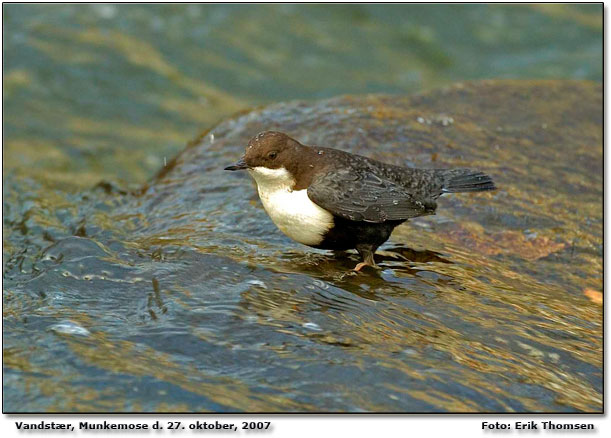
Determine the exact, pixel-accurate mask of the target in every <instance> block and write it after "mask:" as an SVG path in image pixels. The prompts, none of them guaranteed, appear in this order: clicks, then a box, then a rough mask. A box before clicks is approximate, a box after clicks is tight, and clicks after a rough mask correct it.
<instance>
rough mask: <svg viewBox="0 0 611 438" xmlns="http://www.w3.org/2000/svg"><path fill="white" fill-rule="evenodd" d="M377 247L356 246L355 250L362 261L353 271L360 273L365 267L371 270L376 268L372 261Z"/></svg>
mask: <svg viewBox="0 0 611 438" xmlns="http://www.w3.org/2000/svg"><path fill="white" fill-rule="evenodd" d="M376 249H377V246H374V245H371V244H367V245H357V246H356V250H357V251H358V252H359V255H360V256H361V257H362V258H363V261H362V262H361V263H359V264H358V265H356V266H355V268H354V270H355V271H357V272H358V271H360V270H361V269H363V268H364V267H365V266H371V267H372V268H377V265H376V262H375V260H374V259H373V254H374V253H375V251H376Z"/></svg>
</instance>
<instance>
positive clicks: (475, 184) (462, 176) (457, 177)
mask: <svg viewBox="0 0 611 438" xmlns="http://www.w3.org/2000/svg"><path fill="white" fill-rule="evenodd" d="M441 172H442V178H443V186H442V188H441V193H458V192H483V191H486V190H495V189H496V186H495V185H494V182H493V181H492V178H490V177H489V176H488V175H486V174H485V173H482V172H479V171H477V170H471V169H450V170H442V171H441Z"/></svg>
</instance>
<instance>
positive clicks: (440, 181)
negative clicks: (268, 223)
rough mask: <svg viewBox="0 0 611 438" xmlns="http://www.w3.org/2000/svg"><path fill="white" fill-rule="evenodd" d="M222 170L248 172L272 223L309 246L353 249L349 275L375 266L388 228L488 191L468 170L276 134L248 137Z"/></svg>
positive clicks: (484, 178) (481, 177) (490, 186)
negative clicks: (457, 197)
mask: <svg viewBox="0 0 611 438" xmlns="http://www.w3.org/2000/svg"><path fill="white" fill-rule="evenodd" d="M224 170H230V171H237V170H247V171H248V173H250V175H251V176H252V178H253V179H254V180H255V183H256V185H257V191H258V193H259V198H260V199H261V203H262V204H263V207H264V209H265V211H266V212H267V214H268V215H269V217H270V218H271V220H272V221H273V222H274V224H275V225H276V226H277V227H278V228H279V229H280V231H282V232H283V233H284V234H286V235H287V236H288V237H290V238H291V239H293V240H295V241H297V242H299V243H301V244H304V245H308V246H310V247H314V248H319V249H325V250H335V251H346V250H350V249H356V251H357V252H358V254H359V255H360V258H361V259H362V261H361V262H360V263H358V264H357V265H356V267H355V268H354V270H355V271H361V270H362V269H363V268H365V267H367V266H369V267H374V268H376V267H377V265H376V263H375V259H374V254H375V252H376V251H377V249H378V247H379V246H380V245H382V244H383V243H384V242H386V241H387V240H388V238H389V237H390V235H391V233H392V231H393V230H394V228H395V227H396V226H398V225H400V224H402V223H403V222H405V221H407V220H408V219H412V218H415V217H419V216H425V215H431V214H435V210H436V208H437V203H436V200H437V199H438V198H439V197H440V196H441V195H443V194H445V193H458V192H481V191H487V190H494V189H496V186H495V184H494V182H493V181H492V178H490V176H488V175H486V174H484V173H482V172H479V171H476V170H471V169H464V168H458V169H417V168H408V167H402V166H396V165H392V164H387V163H383V162H381V161H377V160H374V159H371V158H368V157H365V156H362V155H356V154H352V153H349V152H345V151H342V150H339V149H333V148H329V147H319V146H306V145H303V144H301V143H300V142H299V141H297V140H295V139H293V138H291V137H289V136H288V135H286V134H284V133H282V132H278V131H264V132H261V133H259V134H258V135H256V136H255V137H253V138H252V139H251V140H250V141H249V142H248V145H247V146H246V151H245V153H244V155H243V157H242V158H240V159H239V160H238V161H237V162H236V163H235V164H232V165H230V166H227V167H225V169H224Z"/></svg>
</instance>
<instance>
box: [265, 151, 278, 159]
mask: <svg viewBox="0 0 611 438" xmlns="http://www.w3.org/2000/svg"><path fill="white" fill-rule="evenodd" d="M277 155H278V152H276V151H271V152H270V153H269V154H267V158H269V159H270V160H273V159H274V158H276V156H277Z"/></svg>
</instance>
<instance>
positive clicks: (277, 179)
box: [249, 167, 333, 246]
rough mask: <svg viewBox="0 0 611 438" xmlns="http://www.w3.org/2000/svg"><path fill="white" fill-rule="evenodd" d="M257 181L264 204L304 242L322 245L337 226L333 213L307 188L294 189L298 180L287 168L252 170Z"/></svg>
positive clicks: (289, 233)
mask: <svg viewBox="0 0 611 438" xmlns="http://www.w3.org/2000/svg"><path fill="white" fill-rule="evenodd" d="M249 172H250V174H251V175H252V177H253V178H254V179H255V181H256V182H257V188H258V191H259V197H260V198H261V202H262V203H263V207H264V208H265V211H267V214H268V215H269V217H270V218H271V219H272V221H274V223H275V224H276V226H277V227H278V228H279V229H280V231H282V232H283V233H284V234H286V235H287V236H289V237H290V238H291V239H293V240H296V241H297V242H299V243H303V244H304V245H314V246H315V245H318V244H319V243H320V242H322V240H323V239H324V235H325V233H326V232H327V231H328V230H329V229H330V228H331V227H332V226H333V216H332V215H331V213H329V212H328V211H326V210H324V209H322V208H320V207H319V206H318V205H316V204H314V203H313V202H312V201H310V198H308V193H307V190H306V189H303V190H291V187H293V186H294V184H295V181H294V179H293V178H292V177H291V176H290V174H289V173H288V172H287V171H286V169H284V168H280V169H268V168H266V167H255V168H253V169H250V170H249Z"/></svg>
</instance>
